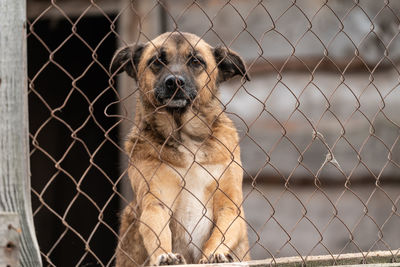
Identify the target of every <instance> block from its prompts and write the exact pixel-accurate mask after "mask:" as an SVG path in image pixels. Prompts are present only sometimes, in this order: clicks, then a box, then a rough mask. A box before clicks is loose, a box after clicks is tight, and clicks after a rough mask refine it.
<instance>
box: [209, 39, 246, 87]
mask: <svg viewBox="0 0 400 267" xmlns="http://www.w3.org/2000/svg"><path fill="white" fill-rule="evenodd" d="M214 57H215V61H216V62H217V66H218V82H224V81H226V80H229V79H230V78H232V77H234V76H236V75H241V76H244V77H245V78H246V80H248V81H250V77H249V75H248V74H247V70H246V65H245V64H244V61H243V59H242V58H241V57H240V56H239V55H238V54H237V53H236V52H233V51H230V50H228V49H226V48H225V47H216V48H214Z"/></svg>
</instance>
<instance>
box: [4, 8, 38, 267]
mask: <svg viewBox="0 0 400 267" xmlns="http://www.w3.org/2000/svg"><path fill="white" fill-rule="evenodd" d="M27 93H28V91H27V65H26V0H0V213H1V215H2V217H3V218H6V219H7V218H10V216H6V212H11V213H14V214H18V217H19V227H20V231H19V238H20V240H19V242H18V243H17V244H14V245H15V246H17V245H18V244H19V245H18V246H19V247H14V248H15V250H16V251H18V253H19V265H20V266H35V267H37V266H42V263H41V258H40V253H39V248H38V244H37V241H36V237H35V231H34V226H33V217H32V206H31V195H30V189H31V188H30V176H29V145H28V142H29V139H28V103H27V102H28V101H27ZM10 227H11V228H13V227H14V228H16V227H15V226H14V225H13V224H12V223H11V226H10ZM19 227H18V229H19ZM16 229H17V228H16ZM17 232H18V231H17ZM6 239H9V238H6ZM0 240H1V238H0ZM0 246H4V244H1V245H0ZM10 266H14V265H10Z"/></svg>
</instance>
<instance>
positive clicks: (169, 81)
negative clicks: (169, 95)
mask: <svg viewBox="0 0 400 267" xmlns="http://www.w3.org/2000/svg"><path fill="white" fill-rule="evenodd" d="M164 83H165V88H166V89H167V90H168V91H170V92H175V91H176V89H178V88H180V89H183V88H184V87H185V79H184V78H183V77H182V76H179V75H168V76H167V77H166V78H165V81H164Z"/></svg>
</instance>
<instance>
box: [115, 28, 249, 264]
mask: <svg viewBox="0 0 400 267" xmlns="http://www.w3.org/2000/svg"><path fill="white" fill-rule="evenodd" d="M124 71H125V72H126V73H127V74H128V75H129V76H131V77H132V78H133V79H135V80H136V82H137V85H138V88H139V91H140V93H139V97H138V99H137V104H136V113H135V125H134V127H133V129H132V130H131V132H130V134H129V135H128V137H127V141H126V143H125V150H126V152H127V153H128V154H129V158H130V163H129V168H128V175H129V178H130V182H131V186H132V189H133V191H134V193H135V197H134V200H133V202H132V203H130V204H129V205H128V206H127V207H126V208H125V209H124V210H123V212H122V216H121V225H120V232H119V243H118V247H117V250H116V266H118V267H122V266H124V267H126V266H143V265H175V264H186V263H223V262H232V261H247V260H249V259H250V256H249V244H248V237H247V230H246V222H245V218H244V212H243V208H242V201H243V194H242V179H243V169H242V167H241V160H240V148H239V145H238V143H239V140H238V134H237V131H236V129H235V127H234V125H233V123H232V121H231V120H230V119H229V118H228V117H227V116H226V114H225V113H224V108H223V106H222V104H221V103H220V101H219V99H218V96H219V94H218V87H219V85H220V84H221V83H222V82H224V81H227V80H229V79H230V78H232V77H234V76H242V78H243V79H246V80H250V79H249V76H248V74H247V70H246V66H245V64H244V62H243V60H242V58H241V57H240V56H239V55H238V54H237V53H235V52H233V51H231V50H229V49H227V48H224V47H216V48H214V47H211V46H210V45H209V44H207V43H206V42H205V41H204V40H202V39H201V38H200V37H198V36H196V35H194V34H190V33H183V32H168V33H164V34H162V35H160V36H158V37H157V38H155V39H154V40H152V41H149V42H147V43H146V44H136V45H132V46H127V47H124V48H122V49H120V50H119V51H117V52H116V53H115V55H114V57H113V59H112V62H111V66H110V73H111V75H112V76H113V75H114V76H115V75H116V74H118V73H121V72H124ZM243 82H244V81H243Z"/></svg>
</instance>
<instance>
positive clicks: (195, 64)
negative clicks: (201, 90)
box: [189, 56, 204, 68]
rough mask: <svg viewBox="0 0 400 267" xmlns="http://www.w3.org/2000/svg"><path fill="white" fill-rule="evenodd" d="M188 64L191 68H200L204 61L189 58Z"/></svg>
mask: <svg viewBox="0 0 400 267" xmlns="http://www.w3.org/2000/svg"><path fill="white" fill-rule="evenodd" d="M189 64H190V65H191V66H193V67H196V68H197V67H200V66H201V65H204V61H203V60H202V59H200V58H198V57H194V56H192V57H190V59H189Z"/></svg>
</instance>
